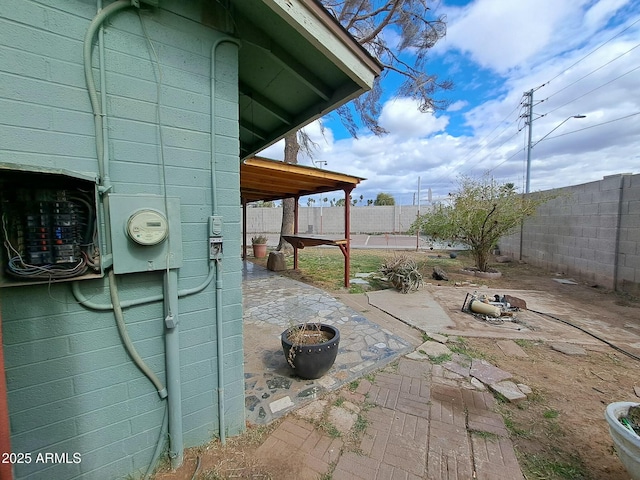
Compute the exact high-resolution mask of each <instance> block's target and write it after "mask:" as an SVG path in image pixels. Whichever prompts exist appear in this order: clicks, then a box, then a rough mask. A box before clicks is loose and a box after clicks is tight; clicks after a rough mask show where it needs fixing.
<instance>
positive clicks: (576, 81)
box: [545, 43, 640, 113]
mask: <svg viewBox="0 0 640 480" xmlns="http://www.w3.org/2000/svg"><path fill="white" fill-rule="evenodd" d="M638 47H640V43H638V44H636V45H634V46H633V47H631V48H630V49H629V50H627V51H626V52H623V53H621V54H620V55H618V56H617V57H615V58H612V59H611V60H609V61H608V62H607V63H604V64H602V65H600V66H599V67H598V68H595V69H593V70H591V71H590V72H589V73H587V74H585V75H583V76H582V77H580V78H578V79H577V80H574V81H573V82H571V83H570V84H568V85H565V86H564V87H562V88H561V89H560V90H557V91H556V92H554V93H552V94H551V95H549V96H547V98H545V101H547V100H549V99H550V98H551V97H554V96H555V95H557V94H559V93H560V92H562V91H564V90H566V89H567V88H569V87H571V86H573V85H575V84H576V83H578V82H580V81H582V80H584V79H585V78H587V77H589V76H590V75H593V74H594V73H596V72H597V71H599V70H602V69H603V68H604V67H606V66H607V65H610V64H611V63H613V62H615V61H616V60H618V59H620V58H622V57H624V56H625V55H626V54H627V53H629V52H632V51H633V50H635V49H636V48H638ZM634 70H635V69H634ZM631 71H633V70H631ZM627 73H629V72H627ZM624 75H626V74H624ZM621 76H623V75H621ZM618 78H620V77H618ZM614 80H617V78H616V79H614ZM608 83H611V82H607V83H605V85H607V84H608ZM598 88H600V87H598ZM578 98H580V97H578ZM558 108H560V107H558ZM554 110H557V108H556V109H554ZM554 110H552V111H554ZM547 113H550V112H547Z"/></svg>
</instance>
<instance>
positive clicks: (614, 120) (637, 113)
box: [546, 67, 640, 140]
mask: <svg viewBox="0 0 640 480" xmlns="http://www.w3.org/2000/svg"><path fill="white" fill-rule="evenodd" d="M638 68H640V67H638ZM636 115H640V112H635V113H630V114H629V115H625V116H624V117H619V118H614V119H613V120H608V121H606V122H601V123H596V124H595V125H589V126H588V127H584V128H579V129H578V130H572V131H570V132H565V133H561V134H559V135H554V136H553V137H547V138H546V140H551V139H552V138H558V137H564V136H565V135H571V134H572V133H578V132H582V131H583V130H589V129H591V128H596V127H601V126H603V125H608V124H609V123H614V122H619V121H620V120H625V119H627V118H631V117H635V116H636Z"/></svg>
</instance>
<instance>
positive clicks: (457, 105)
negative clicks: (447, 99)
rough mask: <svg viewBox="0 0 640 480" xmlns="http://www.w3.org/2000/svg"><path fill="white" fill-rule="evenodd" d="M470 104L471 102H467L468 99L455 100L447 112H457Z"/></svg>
mask: <svg viewBox="0 0 640 480" xmlns="http://www.w3.org/2000/svg"><path fill="white" fill-rule="evenodd" d="M468 105H469V102H467V101H466V100H458V101H457V102H453V103H452V104H451V105H449V108H447V112H457V111H459V110H462V109H464V108H466V107H467V106H468Z"/></svg>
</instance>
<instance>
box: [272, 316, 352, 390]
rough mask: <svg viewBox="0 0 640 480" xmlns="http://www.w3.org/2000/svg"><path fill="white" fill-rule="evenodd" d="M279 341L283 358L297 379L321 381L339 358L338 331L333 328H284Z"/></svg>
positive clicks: (309, 324)
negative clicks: (318, 379) (319, 379)
mask: <svg viewBox="0 0 640 480" xmlns="http://www.w3.org/2000/svg"><path fill="white" fill-rule="evenodd" d="M280 338H281V341H282V349H283V351H284V356H285V359H286V360H287V363H288V364H289V366H290V367H291V368H292V369H293V373H294V374H295V375H297V376H298V377H300V378H304V379H316V378H320V377H321V376H323V375H324V374H325V373H327V372H328V371H329V369H330V368H331V367H332V366H333V363H334V362H335V359H336V356H337V355H338V345H339V343H340V331H339V330H338V329H337V328H336V327H334V326H333V325H328V324H326V323H312V322H307V323H300V324H297V325H294V326H292V327H289V328H288V329H286V330H285V331H284V332H282V335H281V337H280Z"/></svg>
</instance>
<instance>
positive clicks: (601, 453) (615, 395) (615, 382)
mask: <svg viewBox="0 0 640 480" xmlns="http://www.w3.org/2000/svg"><path fill="white" fill-rule="evenodd" d="M497 267H498V268H499V270H500V271H501V272H502V273H503V276H502V278H501V279H499V280H494V281H492V282H491V283H490V284H489V285H490V286H492V287H496V288H498V289H499V288H509V289H517V290H525V291H526V290H536V291H542V292H547V293H549V294H553V295H555V296H560V297H561V298H562V301H563V302H564V303H566V304H569V305H572V306H574V307H575V309H576V311H581V310H582V311H584V310H585V309H587V310H588V311H589V312H590V316H591V317H594V318H598V319H599V320H600V321H602V322H605V323H607V324H608V325H611V326H612V327H617V328H620V329H623V330H626V331H628V332H630V333H632V334H633V335H635V336H636V337H637V336H638V335H640V302H639V301H638V299H635V298H632V297H630V296H627V295H622V294H617V293H614V292H611V291H608V290H606V289H603V288H600V287H598V286H596V285H588V284H584V283H580V282H578V285H567V284H561V283H558V282H556V281H554V280H553V278H554V276H555V275H554V274H553V273H550V272H546V271H543V270H541V269H537V268H534V267H532V266H529V265H526V264H518V263H511V264H506V265H499V266H497ZM548 313H552V314H553V312H548ZM572 321H573V323H576V324H579V323H580V319H579V318H578V319H572ZM605 339H606V338H605ZM606 340H609V341H611V339H606ZM612 343H613V342H612ZM614 344H615V343H614ZM469 345H470V346H472V348H473V349H475V350H478V351H480V352H483V353H484V354H485V355H487V359H489V360H490V361H492V362H493V363H494V364H495V365H496V366H498V367H500V368H502V369H504V370H507V371H509V372H512V373H513V374H514V375H515V376H516V378H518V379H519V380H520V381H522V383H525V384H527V385H529V386H530V387H532V388H533V390H534V395H533V396H532V397H530V398H531V399H530V400H529V401H527V402H525V403H523V404H519V405H517V406H515V405H510V404H503V405H502V406H501V410H502V412H501V413H503V415H504V416H505V418H506V423H507V426H508V427H509V428H510V431H511V433H512V439H513V441H514V445H515V447H516V450H517V452H518V453H519V460H520V464H521V467H522V468H523V472H525V473H526V474H527V478H531V479H534V478H535V479H542V478H545V479H546V478H558V479H560V478H570V479H594V480H595V479H603V480H604V479H611V480H628V479H629V478H630V477H629V474H628V473H627V472H626V470H625V469H624V467H623V466H622V464H621V463H620V461H619V459H618V458H617V457H616V454H615V453H614V451H613V442H612V441H611V437H610V436H609V431H608V425H607V423H606V421H605V420H604V418H603V415H604V409H605V407H606V405H607V404H609V403H611V402H618V401H633V402H640V398H638V396H637V395H636V392H635V390H634V387H640V361H638V360H636V359H634V358H632V357H630V356H627V355H625V354H624V353H622V352H620V351H617V350H615V349H613V348H611V347H610V346H608V345H606V344H604V343H598V342H596V344H593V345H589V346H585V348H586V349H587V355H585V356H569V355H565V354H563V353H560V352H557V351H555V350H553V349H551V348H550V347H549V346H548V345H547V344H545V343H541V342H524V343H523V344H522V346H523V349H524V350H525V352H526V353H527V355H528V358H518V357H507V356H505V355H503V354H502V352H501V351H500V350H499V348H498V347H497V346H496V344H495V341H493V340H492V339H469ZM634 347H637V348H633V347H629V346H627V345H625V346H624V350H626V351H628V352H630V353H632V354H633V355H635V356H636V357H640V345H637V344H635V345H634Z"/></svg>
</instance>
